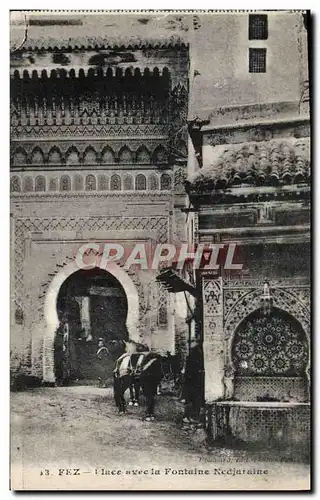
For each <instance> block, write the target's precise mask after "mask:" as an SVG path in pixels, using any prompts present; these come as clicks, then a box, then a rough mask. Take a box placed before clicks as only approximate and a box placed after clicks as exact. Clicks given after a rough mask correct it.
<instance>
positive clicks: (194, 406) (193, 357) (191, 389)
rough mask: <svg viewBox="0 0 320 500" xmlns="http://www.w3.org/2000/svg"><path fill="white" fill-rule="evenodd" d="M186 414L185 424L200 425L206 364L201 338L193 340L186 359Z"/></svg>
mask: <svg viewBox="0 0 320 500" xmlns="http://www.w3.org/2000/svg"><path fill="white" fill-rule="evenodd" d="M184 383H185V385H184V398H185V401H186V402H185V412H184V418H183V422H184V423H199V419H200V410H201V407H202V404H203V384H204V363H203V350H202V345H201V343H200V339H199V338H193V339H192V340H191V343H190V352H189V355H188V356H187V359H186V366H185V373H184Z"/></svg>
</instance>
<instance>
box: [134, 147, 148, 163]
mask: <svg viewBox="0 0 320 500" xmlns="http://www.w3.org/2000/svg"><path fill="white" fill-rule="evenodd" d="M136 162H137V163H145V164H150V163H151V155H150V153H149V151H148V149H147V148H146V147H145V146H141V147H140V148H139V149H138V151H137V152H136Z"/></svg>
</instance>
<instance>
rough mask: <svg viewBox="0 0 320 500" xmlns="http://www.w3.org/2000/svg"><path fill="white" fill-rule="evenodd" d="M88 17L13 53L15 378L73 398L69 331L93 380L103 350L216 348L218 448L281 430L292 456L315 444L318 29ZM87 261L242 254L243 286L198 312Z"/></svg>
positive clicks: (267, 21)
mask: <svg viewBox="0 0 320 500" xmlns="http://www.w3.org/2000/svg"><path fill="white" fill-rule="evenodd" d="M85 17H86V16H84V17H83V18H82V20H78V21H77V20H76V19H75V18H74V19H73V20H72V22H71V21H70V20H69V21H68V20H63V23H62V21H61V18H60V21H59V20H56V21H54V20H53V18H50V19H49V20H47V21H46V20H45V19H44V18H42V19H37V18H36V17H35V18H34V19H33V20H32V19H30V21H29V26H28V31H27V36H24V37H22V42H20V44H19V43H18V42H17V43H16V46H15V47H14V48H13V50H12V55H11V85H12V88H11V141H12V146H11V158H12V159H11V201H12V204H11V206H12V208H11V231H12V235H11V241H12V245H11V248H12V258H11V260H12V281H11V286H12V308H11V316H12V317H11V322H12V333H11V342H12V353H13V354H12V359H13V364H14V362H15V360H16V366H18V367H19V369H20V370H22V371H23V372H24V373H27V374H30V375H33V376H36V377H38V378H39V379H41V380H42V381H44V382H50V383H54V382H55V378H56V376H55V367H54V352H55V343H54V342H55V335H56V330H57V327H58V325H59V323H60V322H61V318H62V317H63V316H64V315H66V316H68V315H69V316H72V314H71V313H70V311H73V317H77V318H78V320H77V321H78V325H73V328H74V331H75V332H77V335H79V337H80V338H79V343H78V345H79V346H82V347H81V348H80V347H77V348H76V349H78V351H77V352H76V353H75V355H74V356H75V358H77V357H78V358H79V359H81V360H88V359H89V360H90V359H91V358H90V352H89V351H90V347H88V346H89V345H91V344H92V340H94V341H96V340H97V338H98V337H101V336H102V337H104V336H105V338H106V340H108V339H109V340H110V339H113V338H119V337H120V338H126V337H127V336H130V337H131V338H133V339H134V340H138V341H142V342H144V343H146V344H148V345H149V347H150V348H152V349H154V350H157V351H160V352H166V351H168V350H169V351H171V352H174V351H176V352H177V351H180V352H182V353H183V355H185V352H186V344H187V340H188V335H194V334H197V335H199V336H200V338H201V340H202V342H203V347H204V349H203V351H204V368H205V387H204V394H205V400H206V405H207V406H206V408H207V417H208V418H207V428H208V432H209V433H211V434H212V435H215V434H219V433H224V435H227V434H228V432H229V431H230V432H231V431H232V432H231V433H232V435H234V436H236V437H237V436H238V437H239V438H241V439H249V437H251V438H252V439H253V440H255V439H256V440H259V439H261V432H260V431H259V432H260V434H259V433H258V430H259V429H260V430H261V429H263V430H264V435H263V436H262V438H265V437H266V436H268V435H269V434H270V429H273V430H272V433H273V435H275V436H278V437H279V439H282V438H283V436H284V434H286V436H289V437H288V439H289V440H290V439H291V440H293V441H294V440H295V439H296V440H299V439H300V440H301V439H305V436H306V434H307V433H308V425H309V420H308V414H309V392H310V348H311V340H310V262H309V260H310V243H309V239H310V222H309V218H310V117H309V97H308V96H309V91H308V88H309V84H308V81H309V76H308V50H307V43H308V42H307V30H306V23H305V19H304V16H303V15H302V14H301V13H299V12H268V13H267V14H266V13H265V12H261V13H259V12H257V13H245V12H243V13H215V14H213V15H212V14H201V15H184V16H175V15H172V16H171V15H170V16H149V15H148V16H145V17H143V18H142V17H139V16H138V15H136V16H123V18H124V21H123V22H124V23H125V24H126V25H125V26H119V25H118V24H119V23H120V21H119V16H118V17H117V19H116V20H115V18H114V17H112V16H105V18H104V20H103V22H102V24H99V23H98V22H97V18H95V20H93V17H90V16H89V18H88V19H87V20H86V19H85ZM121 22H122V21H121ZM59 23H60V24H59ZM68 23H69V24H68ZM77 23H78V24H77ZM79 23H80V24H79ZM90 26H91V28H90V29H91V30H93V29H94V32H95V33H96V36H95V37H94V38H91V37H88V35H87V33H88V29H89V27H90ZM50 30H51V31H50ZM106 31H108V37H106V35H105V33H106ZM67 32H68V34H66V33H67ZM113 32H115V33H119V32H120V33H123V34H124V33H127V36H125V35H123V36H121V37H120V39H119V38H116V37H113V35H112V33H113ZM20 33H21V32H20ZM53 33H54V35H53ZM59 33H60V35H61V36H59ZM141 33H144V37H143V38H141ZM138 35H139V36H138ZM18 38H19V37H18V36H17V40H18ZM88 241H89V242H90V241H92V242H96V243H98V244H99V243H102V242H106V241H107V242H110V241H113V242H117V243H119V242H120V243H123V244H124V245H125V246H127V247H128V248H130V247H131V246H132V245H133V244H134V243H136V242H137V241H139V242H143V243H145V244H146V245H147V246H148V248H150V252H151V251H152V249H153V248H154V245H155V244H156V243H179V244H180V243H181V242H188V243H189V244H191V245H199V244H205V245H210V244H215V245H221V247H222V246H223V245H230V244H233V245H235V247H236V249H237V252H236V260H235V265H236V267H235V268H234V269H233V270H225V269H224V267H223V266H218V267H217V268H214V269H211V270H210V271H208V270H206V271H204V270H197V271H196V270H193V269H189V270H188V272H187V273H185V276H184V278H185V282H186V281H188V282H189V283H190V286H191V287H192V288H193V290H194V291H195V293H191V292H190V290H189V291H188V286H186V289H185V291H184V292H182V291H181V289H176V290H175V289H174V286H173V287H171V289H170V287H166V286H165V281H166V280H163V283H164V285H162V284H161V283H162V282H161V281H160V282H159V280H157V275H156V274H157V273H155V272H151V271H143V270H137V271H133V270H126V269H124V268H123V266H119V265H115V266H114V267H113V268H112V269H110V273H109V274H106V273H105V272H103V271H102V270H99V269H98V268H99V266H98V268H97V269H96V270H95V271H93V272H92V273H91V274H82V275H81V273H80V274H79V270H78V268H77V267H76V265H75V263H74V251H75V249H78V248H79V247H80V246H81V245H82V244H84V243H87V242H88ZM222 251H223V250H222ZM186 278H187V280H186ZM168 288H169V289H170V291H176V292H177V291H178V293H175V294H173V293H168V290H167V289H168ZM74 311H76V312H74ZM110 311H112V314H111V312H110ZM194 311H196V313H195V314H193V312H194ZM105 325H107V326H106V327H105ZM79 332H80V334H79ZM90 335H91V336H92V337H93V339H92V338H90ZM90 343H91V344H90ZM93 344H94V342H93ZM86 352H87V354H86ZM88 352H89V354H88ZM79 353H80V354H79ZM81 353H82V354H81ZM86 356H87V357H86ZM83 364H86V363H85V362H84V363H83ZM75 371H76V370H75ZM74 376H75V377H78V378H79V377H80V378H81V377H82V378H90V376H92V373H91V374H90V373H86V374H83V373H82V374H80V375H79V374H76V373H75V374H74ZM217 401H218V402H219V403H218V404H217ZM266 410H267V413H265V412H266ZM218 414H219V415H218ZM221 414H222V415H223V418H221ZM253 414H254V415H253ZM266 415H267V416H266ZM253 417H254V418H253ZM252 418H253V420H252ZM262 420H263V422H262ZM217 421H220V422H221V421H223V422H227V423H226V426H227V428H224V429H222V430H221V429H219V428H218V427H219V426H217ZM250 421H251V422H252V421H255V422H256V426H255V428H256V429H257V434H255V433H254V432H253V431H252V428H251V427H250V425H249V422H250ZM301 422H304V423H303V424H301ZM237 426H238V427H237ZM303 426H304V427H303ZM286 428H287V430H288V432H287V433H285V429H286ZM250 429H251V430H250Z"/></svg>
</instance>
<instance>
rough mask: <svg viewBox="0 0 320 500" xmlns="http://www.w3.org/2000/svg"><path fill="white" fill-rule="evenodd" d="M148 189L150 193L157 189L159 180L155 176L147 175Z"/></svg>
mask: <svg viewBox="0 0 320 500" xmlns="http://www.w3.org/2000/svg"><path fill="white" fill-rule="evenodd" d="M148 189H150V190H151V191H156V190H157V189H159V180H158V177H157V176H156V174H151V175H149V178H148Z"/></svg>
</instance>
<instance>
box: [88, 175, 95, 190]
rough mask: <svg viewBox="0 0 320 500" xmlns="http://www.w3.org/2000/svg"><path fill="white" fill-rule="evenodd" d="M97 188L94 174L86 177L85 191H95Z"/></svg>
mask: <svg viewBox="0 0 320 500" xmlns="http://www.w3.org/2000/svg"><path fill="white" fill-rule="evenodd" d="M96 189H97V181H96V178H95V176H94V175H87V177H86V191H95V190H96Z"/></svg>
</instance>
